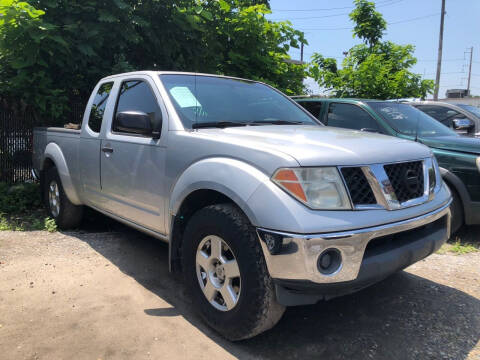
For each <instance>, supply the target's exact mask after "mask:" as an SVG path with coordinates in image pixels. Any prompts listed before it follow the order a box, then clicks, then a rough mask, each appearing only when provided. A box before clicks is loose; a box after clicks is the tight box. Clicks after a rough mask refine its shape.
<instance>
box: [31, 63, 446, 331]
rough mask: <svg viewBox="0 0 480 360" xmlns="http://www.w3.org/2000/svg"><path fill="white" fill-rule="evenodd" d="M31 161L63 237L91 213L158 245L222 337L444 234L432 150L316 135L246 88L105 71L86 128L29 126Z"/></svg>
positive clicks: (238, 82)
mask: <svg viewBox="0 0 480 360" xmlns="http://www.w3.org/2000/svg"><path fill="white" fill-rule="evenodd" d="M33 160H34V172H35V174H36V176H38V177H39V178H40V180H41V183H42V189H43V196H44V199H45V203H46V205H47V208H48V210H49V212H50V214H51V216H53V217H54V218H55V220H56V222H57V224H58V226H59V227H60V228H61V229H68V228H74V227H76V226H78V225H79V223H80V221H81V218H82V209H83V206H89V207H91V208H93V209H95V210H98V211H99V212H101V213H104V214H106V215H108V216H110V217H112V218H114V219H117V220H118V221H121V222H123V223H126V224H127V225H130V226H132V227H134V228H136V229H138V230H140V231H144V232H146V233H147V234H150V235H152V236H154V237H156V238H158V239H161V240H164V241H167V242H168V243H169V265H170V269H171V271H173V272H182V273H183V276H184V279H185V284H186V287H187V289H188V290H189V291H190V292H191V296H192V302H193V304H194V306H195V307H196V308H197V310H198V312H199V313H200V315H201V316H202V318H203V319H204V320H205V321H206V322H207V323H208V324H209V325H210V326H211V327H213V328H214V329H216V330H217V331H218V332H219V333H220V334H221V335H223V336H224V337H226V338H228V339H231V340H240V339H245V338H248V337H252V336H254V335H256V334H259V333H260V332H262V331H265V330H267V329H269V328H271V327H272V326H274V325H275V324H276V323H277V322H278V321H279V319H280V318H281V316H282V314H283V312H284V309H285V306H291V305H301V304H312V303H315V302H317V301H319V300H325V299H329V298H332V297H336V296H341V295H344V294H348V293H351V292H354V291H357V290H359V289H362V288H364V287H366V286H369V285H371V284H373V283H375V282H377V281H379V280H381V279H383V278H385V277H387V276H389V275H390V274H392V273H394V272H396V271H399V270H401V269H403V268H405V267H407V266H408V265H410V264H412V263H414V262H416V261H418V260H420V259H422V258H424V257H426V256H428V255H429V254H431V253H433V252H435V251H436V250H437V249H438V248H439V247H440V246H441V245H442V244H443V243H444V242H445V240H446V239H447V238H448V236H449V232H450V210H449V205H450V202H451V196H450V193H449V190H448V189H447V188H446V186H445V185H444V184H443V182H442V180H441V177H440V172H439V170H438V166H437V162H436V161H435V158H434V157H433V156H432V153H431V151H430V150H429V149H428V148H427V147H425V146H423V145H420V144H416V143H414V142H410V141H406V140H401V139H398V138H392V137H387V136H383V135H378V134H371V133H363V132H357V131H350V130H344V129H337V128H331V127H324V126H322V125H321V124H319V123H318V122H317V120H316V119H315V118H313V117H312V116H311V115H309V113H307V112H306V111H305V110H303V108H301V107H300V106H299V105H297V104H296V103H295V102H294V101H292V100H290V99H289V98H288V97H287V96H285V95H283V94H282V93H280V92H279V91H277V90H275V89H273V88H272V87H270V86H268V85H266V84H263V83H260V82H255V81H249V80H244V79H238V78H230V77H222V76H215V75H203V74H191V73H178V72H148V71H145V72H134V73H127V74H120V75H114V76H109V77H106V78H104V79H102V80H101V81H100V82H99V83H98V84H97V86H96V87H95V89H94V90H93V93H92V95H91V96H90V99H89V101H88V104H87V107H86V110H85V114H84V117H83V122H82V124H81V130H71V129H64V128H37V129H35V131H34V154H33Z"/></svg>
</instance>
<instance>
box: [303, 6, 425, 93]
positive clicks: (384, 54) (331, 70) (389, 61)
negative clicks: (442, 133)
mask: <svg viewBox="0 0 480 360" xmlns="http://www.w3.org/2000/svg"><path fill="white" fill-rule="evenodd" d="M355 4H356V8H355V9H354V10H353V11H352V13H351V14H350V17H351V19H352V20H354V21H355V22H356V26H355V28H354V36H358V37H360V38H361V39H363V41H364V42H365V43H364V44H360V45H356V46H354V47H352V48H351V49H350V51H349V52H348V55H347V56H346V57H345V59H344V60H343V62H342V67H341V68H339V67H338V66H337V61H336V60H335V59H333V58H324V57H323V56H322V55H321V54H318V53H315V54H314V55H313V56H312V63H311V64H310V68H309V74H310V76H311V77H312V78H314V79H315V81H317V82H318V84H319V85H320V86H321V87H324V88H326V89H327V90H331V91H332V93H333V95H334V96H336V97H358V98H370V99H398V98H409V97H415V98H425V97H426V96H427V94H429V93H431V92H432V91H433V86H434V82H433V81H432V80H423V79H422V78H421V76H420V75H419V74H414V73H412V72H411V71H410V70H409V69H410V68H411V67H412V66H413V65H415V64H416V62H417V59H416V58H415V57H414V56H413V52H414V50H415V48H414V47H413V45H397V44H395V43H393V42H390V41H385V42H382V41H380V40H381V37H382V34H383V32H384V30H385V29H386V23H385V21H384V20H383V18H382V16H381V14H380V13H378V12H376V11H375V6H374V4H373V3H371V2H368V1H366V0H355Z"/></svg>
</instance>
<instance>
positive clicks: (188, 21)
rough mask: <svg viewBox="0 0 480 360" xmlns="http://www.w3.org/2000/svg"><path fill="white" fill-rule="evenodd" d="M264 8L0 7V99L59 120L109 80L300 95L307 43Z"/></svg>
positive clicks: (186, 2) (84, 1)
mask: <svg viewBox="0 0 480 360" xmlns="http://www.w3.org/2000/svg"><path fill="white" fill-rule="evenodd" d="M269 12H270V10H269V7H268V1H266V0H103V1H96V0H27V1H20V0H0V63H1V64H2V65H1V68H0V94H1V97H3V98H8V99H9V102H12V101H13V100H19V99H21V101H22V102H23V103H25V104H29V105H32V106H33V107H34V108H35V109H36V110H37V112H38V114H39V117H43V118H46V117H54V118H58V117H60V116H62V115H64V114H65V112H66V111H67V110H68V104H69V103H70V102H71V101H72V99H75V98H78V99H81V100H82V101H85V100H86V98H87V96H88V94H89V93H90V91H91V89H92V88H93V87H94V85H95V83H96V82H97V81H98V80H99V79H100V78H101V77H104V76H107V75H110V74H112V73H118V72H124V71H132V70H140V69H151V70H179V71H201V72H210V73H219V74H225V75H233V76H240V77H246V78H253V79H258V80H263V81H266V82H268V83H269V84H272V85H274V86H277V87H278V88H280V89H281V90H283V91H286V92H288V93H295V92H301V90H302V88H303V85H302V80H303V77H304V73H305V67H304V66H300V65H294V64H288V63H286V62H285V59H288V58H289V56H288V50H289V49H290V47H292V46H294V47H299V46H300V42H306V41H305V39H304V37H303V33H301V32H299V31H296V30H294V29H293V28H292V27H291V24H290V23H287V22H280V23H274V22H271V21H268V20H266V19H265V14H267V13H269Z"/></svg>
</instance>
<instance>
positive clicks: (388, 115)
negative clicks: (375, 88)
mask: <svg viewBox="0 0 480 360" xmlns="http://www.w3.org/2000/svg"><path fill="white" fill-rule="evenodd" d="M368 105H370V107H371V108H372V109H373V110H375V112H376V113H377V114H378V115H380V116H381V117H382V118H384V119H385V121H386V122H387V123H388V124H390V126H391V127H392V128H393V129H394V130H396V131H398V132H399V133H402V134H405V135H411V136H415V135H416V133H417V129H418V137H434V136H451V135H454V136H457V134H456V133H455V132H454V131H452V130H450V129H449V128H448V127H446V126H445V125H443V124H441V123H440V122H438V121H437V120H435V119H434V118H432V117H430V116H429V115H427V114H425V113H424V112H423V111H420V110H418V109H416V108H414V107H413V106H410V105H407V104H398V103H392V102H380V101H379V102H376V101H372V102H368Z"/></svg>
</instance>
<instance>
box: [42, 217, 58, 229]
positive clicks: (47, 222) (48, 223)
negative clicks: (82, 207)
mask: <svg viewBox="0 0 480 360" xmlns="http://www.w3.org/2000/svg"><path fill="white" fill-rule="evenodd" d="M43 224H44V226H43V227H44V228H45V230H47V231H48V232H55V231H57V223H56V222H55V219H52V218H45V219H44V223H43Z"/></svg>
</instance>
